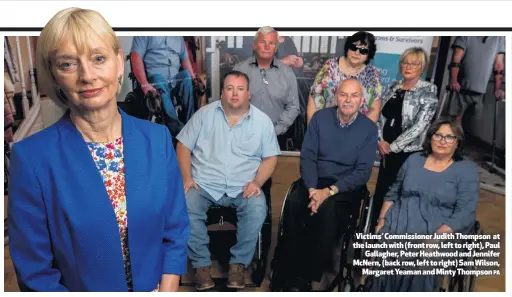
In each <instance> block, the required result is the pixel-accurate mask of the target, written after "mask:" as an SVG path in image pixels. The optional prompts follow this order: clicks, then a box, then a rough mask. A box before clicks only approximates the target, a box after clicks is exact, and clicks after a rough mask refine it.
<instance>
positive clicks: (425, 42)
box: [375, 36, 434, 55]
mask: <svg viewBox="0 0 512 297" xmlns="http://www.w3.org/2000/svg"><path fill="white" fill-rule="evenodd" d="M433 41H434V37H432V36H377V37H375V44H376V45H377V52H378V53H382V54H397V55H401V54H402V53H403V52H404V51H405V50H406V49H408V48H410V47H413V46H419V47H422V48H423V49H425V51H426V52H427V54H428V55H430V50H431V49H432V42H433Z"/></svg>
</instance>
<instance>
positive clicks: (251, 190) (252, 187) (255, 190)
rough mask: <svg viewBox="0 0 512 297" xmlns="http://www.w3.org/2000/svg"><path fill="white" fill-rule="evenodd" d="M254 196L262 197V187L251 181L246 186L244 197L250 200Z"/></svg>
mask: <svg viewBox="0 0 512 297" xmlns="http://www.w3.org/2000/svg"><path fill="white" fill-rule="evenodd" d="M254 195H256V196H257V197H259V196H260V195H261V186H260V185H259V184H258V183H257V182H255V181H250V182H248V183H247V184H246V185H245V187H244V191H243V194H242V197H243V198H247V199H249V198H251V197H252V196H254Z"/></svg>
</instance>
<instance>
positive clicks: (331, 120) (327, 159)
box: [281, 79, 378, 291]
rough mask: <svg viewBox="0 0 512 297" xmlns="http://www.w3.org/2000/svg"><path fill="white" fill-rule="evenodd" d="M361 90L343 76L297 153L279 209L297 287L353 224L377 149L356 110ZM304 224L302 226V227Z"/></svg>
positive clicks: (317, 272) (318, 269)
mask: <svg viewBox="0 0 512 297" xmlns="http://www.w3.org/2000/svg"><path fill="white" fill-rule="evenodd" d="M363 94H364V90H363V88H362V86H361V84H360V83H359V82H358V81H357V80H356V79H346V80H344V81H343V82H342V83H341V84H340V86H339V88H338V91H337V93H336V96H337V97H336V98H337V99H336V100H337V106H334V107H331V108H325V109H323V110H320V111H318V112H316V113H315V115H314V116H313V118H312V119H311V123H310V124H309V126H308V129H307V131H306V135H305V138H304V142H303V144H302V151H301V155H300V173H301V179H300V181H299V183H298V187H297V189H296V190H295V191H293V192H292V193H290V195H289V197H288V198H287V200H286V203H285V208H284V214H283V216H284V222H283V223H284V230H286V232H285V236H286V239H284V240H283V241H282V242H284V245H285V246H284V247H283V248H282V249H281V250H284V253H286V255H283V257H284V258H285V259H286V260H285V261H286V262H285V263H286V264H285V265H284V266H286V267H287V268H286V269H287V270H288V271H289V273H288V274H289V276H290V277H291V280H292V283H291V287H289V289H291V290H294V291H295V290H298V291H302V290H304V289H305V288H308V285H310V282H311V281H320V280H321V278H322V274H323V272H324V271H325V270H326V269H327V268H328V267H329V266H328V265H329V263H330V262H332V261H331V255H332V248H333V246H334V245H335V244H336V242H337V238H338V236H339V235H341V234H342V233H343V231H346V230H347V227H348V226H349V224H352V225H353V224H354V223H355V221H353V220H354V218H356V216H355V215H356V214H357V213H358V211H359V207H360V202H361V198H362V197H363V193H364V191H365V189H366V183H367V182H368V180H369V179H370V177H371V173H372V167H373V162H374V160H375V156H376V151H377V139H378V133H377V126H376V125H375V123H373V122H372V121H371V120H370V119H368V118H367V117H366V116H364V115H363V114H361V113H360V112H359V111H358V109H359V107H360V106H361V104H362V100H361V99H362V97H363ZM303 226H305V228H304V227H303Z"/></svg>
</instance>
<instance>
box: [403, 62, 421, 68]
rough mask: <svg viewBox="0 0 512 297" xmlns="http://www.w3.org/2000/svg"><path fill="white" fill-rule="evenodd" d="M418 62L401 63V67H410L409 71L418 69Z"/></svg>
mask: <svg viewBox="0 0 512 297" xmlns="http://www.w3.org/2000/svg"><path fill="white" fill-rule="evenodd" d="M420 65H421V63H420V62H410V63H409V62H402V67H403V68H406V69H407V66H409V67H411V69H416V68H418V67H420Z"/></svg>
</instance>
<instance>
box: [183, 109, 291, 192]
mask: <svg viewBox="0 0 512 297" xmlns="http://www.w3.org/2000/svg"><path fill="white" fill-rule="evenodd" d="M177 139H178V140H179V141H180V142H181V143H182V144H183V145H185V146H186V147H187V148H188V149H190V150H191V151H192V178H193V179H194V181H195V182H196V183H197V184H198V185H199V186H200V187H201V188H203V189H204V190H205V191H207V192H208V194H210V195H211V196H212V198H213V199H215V200H216V201H217V200H219V199H220V198H221V197H222V196H223V195H224V194H226V195H227V196H228V197H231V198H235V197H236V196H238V195H239V194H240V193H241V192H242V190H243V187H244V186H245V185H246V184H247V183H248V182H250V181H252V180H254V178H255V177H256V173H257V172H258V168H259V166H260V164H261V161H262V159H263V158H267V157H271V156H276V155H279V154H280V153H281V151H280V149H279V144H278V142H277V137H276V135H275V132H274V125H273V124H272V121H271V120H270V118H269V117H268V116H267V115H266V114H265V113H263V112H262V111H260V110H259V109H257V108H256V107H254V106H253V105H251V106H250V109H249V113H248V114H247V115H246V116H245V117H244V118H242V119H241V120H240V122H238V123H237V124H236V125H234V126H233V127H230V126H229V123H228V120H227V117H226V114H225V113H224V109H223V108H222V104H221V102H220V100H218V101H215V102H212V103H210V104H208V105H207V106H205V107H203V108H201V109H199V110H198V111H197V112H196V113H195V114H194V115H193V116H192V118H191V119H190V120H189V121H188V123H187V124H186V125H185V127H184V128H183V129H182V130H181V132H180V134H178V136H177Z"/></svg>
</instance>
